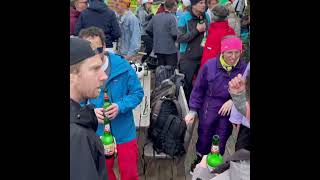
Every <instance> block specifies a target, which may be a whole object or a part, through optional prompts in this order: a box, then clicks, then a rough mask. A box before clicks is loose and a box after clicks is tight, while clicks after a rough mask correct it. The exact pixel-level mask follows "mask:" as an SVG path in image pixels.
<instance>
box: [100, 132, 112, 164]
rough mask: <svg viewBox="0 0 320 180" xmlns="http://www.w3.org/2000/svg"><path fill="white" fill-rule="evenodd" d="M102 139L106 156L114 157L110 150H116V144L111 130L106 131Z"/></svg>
mask: <svg viewBox="0 0 320 180" xmlns="http://www.w3.org/2000/svg"><path fill="white" fill-rule="evenodd" d="M101 141H102V144H103V147H104V153H105V156H106V157H107V158H108V157H112V155H110V154H109V153H110V152H114V148H115V144H114V139H113V136H112V134H111V132H110V131H104V133H103V136H102V137H101Z"/></svg>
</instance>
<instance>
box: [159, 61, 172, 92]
mask: <svg viewBox="0 0 320 180" xmlns="http://www.w3.org/2000/svg"><path fill="white" fill-rule="evenodd" d="M173 74H174V67H173V66H169V65H166V66H163V65H160V66H158V67H157V68H156V74H155V81H156V86H155V87H158V86H159V85H160V84H161V82H162V81H163V80H165V79H169V78H170V77H171V76H172V75H173Z"/></svg>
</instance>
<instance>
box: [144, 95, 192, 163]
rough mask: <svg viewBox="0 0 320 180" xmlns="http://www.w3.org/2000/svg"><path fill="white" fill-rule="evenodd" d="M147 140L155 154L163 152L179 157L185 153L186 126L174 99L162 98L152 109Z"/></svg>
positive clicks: (177, 103) (178, 105)
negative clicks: (151, 144) (149, 141)
mask: <svg viewBox="0 0 320 180" xmlns="http://www.w3.org/2000/svg"><path fill="white" fill-rule="evenodd" d="M151 115H152V116H151V121H150V127H149V129H148V138H149V139H150V140H151V141H152V142H153V149H154V150H155V151H156V152H157V153H161V152H164V153H166V154H168V155H170V156H171V157H175V156H181V155H183V154H184V153H185V152H186V151H185V148H184V136H185V133H186V129H187V125H186V122H185V121H184V120H183V119H182V111H181V107H180V104H179V102H178V101H177V99H176V98H175V97H174V98H166V97H163V98H161V99H159V100H158V101H157V103H156V104H155V105H154V107H153V108H152V112H151Z"/></svg>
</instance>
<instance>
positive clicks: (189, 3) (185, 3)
mask: <svg viewBox="0 0 320 180" xmlns="http://www.w3.org/2000/svg"><path fill="white" fill-rule="evenodd" d="M182 4H183V5H184V6H185V7H188V6H190V5H191V2H190V0H182Z"/></svg>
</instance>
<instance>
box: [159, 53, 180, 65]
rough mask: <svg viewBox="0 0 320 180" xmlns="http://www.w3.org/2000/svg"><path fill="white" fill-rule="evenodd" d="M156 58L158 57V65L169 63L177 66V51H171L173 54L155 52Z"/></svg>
mask: <svg viewBox="0 0 320 180" xmlns="http://www.w3.org/2000/svg"><path fill="white" fill-rule="evenodd" d="M156 55H157V58H158V66H160V65H164V66H166V65H170V66H173V67H174V68H176V67H177V63H178V53H173V54H159V53H156Z"/></svg>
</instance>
